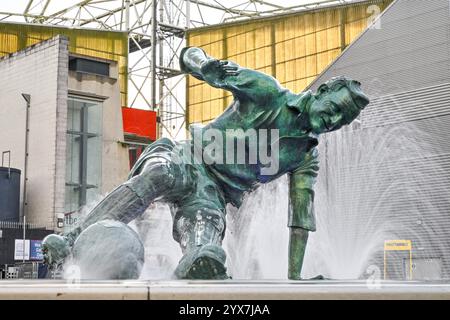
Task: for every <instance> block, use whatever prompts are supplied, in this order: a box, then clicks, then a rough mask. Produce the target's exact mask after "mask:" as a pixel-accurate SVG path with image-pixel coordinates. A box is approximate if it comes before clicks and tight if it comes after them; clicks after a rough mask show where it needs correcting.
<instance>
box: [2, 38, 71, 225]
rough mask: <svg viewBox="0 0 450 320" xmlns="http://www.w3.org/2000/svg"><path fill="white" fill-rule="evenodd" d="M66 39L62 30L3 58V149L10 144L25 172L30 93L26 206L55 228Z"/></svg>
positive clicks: (32, 216)
mask: <svg viewBox="0 0 450 320" xmlns="http://www.w3.org/2000/svg"><path fill="white" fill-rule="evenodd" d="M67 45H68V43H67V39H65V38H63V37H59V36H58V37H55V38H53V39H51V40H47V41H44V42H41V43H39V44H36V45H34V46H31V47H28V48H27V49H24V50H21V51H19V52H17V53H14V54H11V55H8V56H5V57H3V58H2V59H0V130H1V132H0V151H4V150H11V152H12V158H11V164H12V166H13V167H15V168H18V169H21V170H22V172H23V169H24V163H25V161H24V155H25V143H24V141H25V119H26V117H25V115H26V102H25V100H24V99H23V97H22V96H21V94H22V93H26V94H30V95H31V108H30V116H29V119H30V125H29V128H30V133H29V160H28V183H27V205H26V206H25V211H26V215H27V219H28V221H29V222H33V223H37V224H41V225H43V226H46V227H47V228H51V229H53V228H54V227H55V217H56V215H58V214H63V213H64V211H63V210H64V191H63V190H64V183H65V181H64V173H65V143H66V138H65V131H66V128H65V119H66V116H67V79H68V66H67V64H68V55H69V52H68V48H67ZM57 124H58V126H57ZM22 188H23V174H22ZM61 191H62V194H61Z"/></svg>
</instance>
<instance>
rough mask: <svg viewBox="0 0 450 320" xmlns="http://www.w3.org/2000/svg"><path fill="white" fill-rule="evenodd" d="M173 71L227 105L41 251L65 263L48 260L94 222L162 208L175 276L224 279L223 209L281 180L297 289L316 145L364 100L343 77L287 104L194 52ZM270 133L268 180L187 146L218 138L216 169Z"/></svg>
mask: <svg viewBox="0 0 450 320" xmlns="http://www.w3.org/2000/svg"><path fill="white" fill-rule="evenodd" d="M180 65H181V69H182V71H183V72H185V73H187V74H190V75H192V76H194V77H196V78H198V79H200V80H202V81H205V82H206V83H208V84H209V85H211V86H213V87H216V88H221V89H224V90H228V91H231V92H232V93H233V96H234V100H233V102H232V104H231V105H230V106H229V107H228V108H227V109H226V110H225V111H224V112H223V114H221V115H220V116H219V117H218V118H217V119H215V120H214V121H212V122H211V123H209V124H208V125H206V126H203V127H201V126H193V127H192V128H191V133H192V135H193V137H194V139H193V140H190V141H184V142H175V141H172V140H170V139H167V138H161V139H159V140H158V141H156V142H155V143H153V144H152V145H150V146H149V147H148V148H147V149H146V150H145V152H144V153H143V154H142V156H141V157H140V159H139V160H138V162H137V163H136V165H135V166H134V167H133V169H132V171H131V174H130V177H129V180H128V181H127V182H125V183H124V184H122V185H121V186H119V187H118V188H117V189H115V190H114V191H112V192H111V193H110V194H109V195H108V196H107V197H105V199H103V200H102V201H101V202H100V203H99V204H98V205H97V206H96V207H95V208H94V209H93V210H92V211H91V213H90V214H89V215H88V216H87V218H86V219H84V220H83V222H81V224H80V225H79V226H78V227H77V228H76V229H75V230H73V231H71V232H70V233H68V234H66V235H64V237H61V238H58V239H56V240H58V241H62V242H63V243H62V244H61V245H58V246H55V245H53V246H50V240H52V241H53V242H54V241H55V239H54V238H49V239H48V240H47V241H44V247H45V250H46V252H47V255H53V256H58V258H59V257H60V256H61V255H62V256H64V255H67V252H64V253H60V252H56V253H52V251H55V250H56V251H57V250H58V248H66V247H71V246H73V243H74V242H75V241H76V240H77V238H78V237H80V236H82V231H83V230H85V229H86V228H87V227H89V226H90V225H92V224H95V223H99V222H100V221H103V220H118V221H121V222H123V223H128V222H130V221H132V220H133V219H135V218H136V217H137V216H139V215H140V214H142V213H143V212H144V211H145V209H146V208H147V207H148V205H149V204H150V203H152V202H154V201H165V202H168V203H170V204H171V210H172V216H173V236H174V239H175V240H176V241H177V242H178V243H179V244H180V246H181V249H182V252H183V258H182V259H181V261H180V263H179V265H178V267H177V268H176V270H175V276H176V277H177V278H182V279H226V278H227V277H228V276H227V273H226V268H225V260H226V255H225V252H224V251H223V249H222V247H221V244H222V239H223V236H224V232H225V225H226V218H225V216H226V204H227V203H231V204H233V205H234V206H236V207H239V206H240V205H241V204H242V199H243V197H244V195H245V194H247V193H248V192H251V191H253V190H254V189H255V188H257V187H258V186H259V185H260V184H263V183H267V182H270V181H273V180H275V179H277V178H278V177H280V176H282V175H284V174H289V175H290V185H289V187H290V188H289V199H290V203H289V213H287V214H289V223H288V227H289V228H290V240H289V270H288V277H289V279H300V278H301V277H300V275H301V268H302V264H303V257H304V252H305V248H306V244H307V239H308V232H309V231H315V229H316V225H315V217H314V182H315V178H316V176H317V172H318V170H319V167H318V159H317V157H318V155H317V148H316V146H317V144H318V135H319V134H322V133H326V132H331V131H334V130H338V129H339V128H341V127H342V126H343V125H346V124H349V123H351V122H352V121H353V120H354V119H355V118H356V117H357V116H358V115H359V113H360V112H361V110H362V109H363V108H364V107H365V106H366V105H367V104H368V103H369V99H368V98H367V96H366V95H364V93H363V92H362V91H361V88H360V83H359V82H357V81H354V80H349V79H346V78H343V77H339V78H334V79H331V80H330V81H328V82H327V83H325V84H323V85H322V86H320V87H319V89H318V90H317V92H316V93H312V92H311V91H307V92H302V93H300V94H294V93H292V92H290V91H289V90H287V89H285V88H283V87H281V85H280V84H279V82H278V81H277V80H276V79H274V78H273V77H271V76H268V75H266V74H264V73H261V72H258V71H254V70H250V69H246V68H242V67H240V66H238V65H237V64H235V63H233V62H230V61H220V60H217V59H214V58H211V57H209V56H208V55H207V54H206V53H205V52H204V51H203V50H202V49H199V48H184V49H183V51H182V53H181V58H180ZM239 129H240V130H241V132H240V133H239V131H238V130H239ZM274 129H275V130H278V131H277V133H278V139H276V140H273V139H269V137H267V141H268V142H269V143H268V146H266V148H267V149H268V150H269V152H270V153H271V154H273V152H275V151H277V170H276V171H275V172H271V173H270V174H267V173H266V172H267V171H264V170H263V168H265V169H267V164H266V163H263V162H262V160H261V159H260V158H259V157H258V159H257V161H256V163H251V162H245V163H238V162H236V161H235V162H232V163H231V162H230V163H229V162H225V163H223V162H220V161H216V162H215V161H211V160H214V159H216V158H215V156H216V154H215V152H216V151H217V149H216V151H214V154H213V151H211V150H210V149H209V148H208V141H205V140H201V143H200V145H197V144H196V142H195V141H196V139H195V137H196V136H197V135H200V136H207V135H208V133H211V132H216V133H217V132H219V133H220V134H221V137H222V138H223V146H222V147H223V149H221V150H220V151H221V152H222V153H223V159H225V158H226V157H227V152H229V151H230V149H227V148H225V146H226V145H227V142H230V141H232V142H233V143H234V142H239V140H240V139H241V140H242V139H243V141H244V142H245V141H246V139H247V138H246V133H247V132H248V131H249V130H256V132H260V131H261V130H269V131H270V130H274ZM236 132H238V133H237V134H236ZM233 145H234V144H233ZM244 145H246V148H247V147H248V145H247V144H245V143H244ZM257 148H258V150H257V151H258V153H257V154H258V155H259V151H261V150H260V148H262V146H261V145H260V144H258V145H257ZM247 149H248V148H247ZM247 149H245V150H246V151H248V150H247ZM199 150H200V151H201V154H202V159H201V160H202V161H197V162H196V161H194V162H193V161H192V159H191V158H189V157H188V155H189V152H191V153H193V154H195V152H196V151H199ZM187 151H189V152H187ZM232 151H233V152H235V151H236V150H235V149H234V150H233V149H232ZM80 234H81V235H80ZM84 241H86V239H84ZM89 241H90V243H92V246H91V248H90V250H94V248H95V247H96V244H99V243H101V241H102V235H101V234H98V235H97V236H90V238H89ZM112 246H113V245H112ZM86 250H88V248H87V249H86ZM99 254H100V253H99ZM122 267H123V266H122ZM130 268H132V266H130ZM117 278H120V277H117Z"/></svg>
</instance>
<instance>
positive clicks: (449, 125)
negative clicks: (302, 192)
mask: <svg viewBox="0 0 450 320" xmlns="http://www.w3.org/2000/svg"><path fill="white" fill-rule="evenodd" d="M449 4H450V2H449V1H448V0H427V1H423V0H396V1H395V2H394V3H393V4H392V6H391V7H390V8H388V9H387V10H386V11H385V13H384V14H383V16H382V17H381V20H380V21H379V29H369V30H367V31H366V32H365V33H363V34H362V35H361V37H360V38H359V39H357V40H356V41H355V42H354V43H353V44H352V45H351V46H350V47H348V48H347V50H346V51H345V52H344V53H343V54H342V56H340V57H339V58H338V59H337V60H336V61H335V62H334V63H333V64H332V65H331V66H330V67H329V68H328V69H327V70H326V71H325V72H324V73H323V74H322V75H320V76H319V77H318V79H317V80H316V81H315V82H314V83H313V85H312V89H316V88H317V87H318V86H319V85H320V84H321V83H322V82H324V81H326V80H327V79H329V78H331V77H332V76H337V75H345V76H348V77H351V78H355V79H358V80H360V81H361V82H362V84H363V87H364V90H365V91H366V92H368V93H369V95H370V97H371V101H372V102H371V104H370V105H369V106H368V107H367V109H366V110H365V111H363V113H362V114H361V117H360V118H361V123H360V124H355V125H353V127H351V128H347V129H346V130H341V131H340V132H335V133H331V134H328V135H326V136H324V137H323V138H322V141H321V145H322V146H321V155H320V161H321V167H322V171H321V173H320V176H319V179H318V190H317V192H318V194H321V195H326V196H324V201H323V202H324V203H322V204H320V203H318V211H319V212H318V213H317V214H318V217H319V220H320V221H319V226H318V229H319V232H318V234H317V235H316V236H317V239H316V240H317V241H321V239H325V238H328V237H330V236H329V234H330V233H333V232H338V231H335V230H339V232H342V233H343V234H346V238H348V241H347V242H345V245H346V246H348V247H349V248H350V250H354V251H355V253H354V255H356V256H358V255H359V256H361V257H363V256H364V255H366V254H367V252H366V251H367V250H369V249H370V250H372V251H377V254H376V257H375V259H374V260H373V261H372V263H374V264H376V265H378V266H379V267H380V269H381V270H383V241H384V240H395V239H405V240H412V247H413V249H412V254H413V274H412V276H413V279H417V278H424V277H425V278H427V277H428V278H430V279H436V278H449V277H450V32H449V30H450V7H449ZM319 198H321V197H320V196H319ZM325 203H328V205H326V204H325ZM329 221H332V222H333V223H334V224H335V225H336V227H331V226H330V228H326V226H327V225H328V224H329ZM320 224H322V226H325V227H324V228H325V229H327V231H323V232H322V233H320V232H321V231H320V229H321V227H320ZM325 232H328V234H325ZM335 236H336V237H338V235H335ZM331 245H332V246H333V244H331ZM334 249H337V248H334ZM407 260H408V259H407V256H405V253H400V252H399V253H398V254H394V253H389V254H388V255H387V262H386V269H387V275H386V276H387V278H388V279H405V278H408V277H409V271H408V261H407ZM414 261H415V262H414ZM430 261H431V262H432V263H433V264H436V263H438V264H440V265H439V266H434V265H433V268H431V267H430V269H429V270H434V271H432V272H431V271H430V274H428V275H424V274H423V270H422V271H421V272H419V271H417V273H416V274H415V273H414V270H415V267H417V266H424V265H427V263H428V264H429V265H430V266H431V264H430V263H431V262H430ZM417 268H419V267H417Z"/></svg>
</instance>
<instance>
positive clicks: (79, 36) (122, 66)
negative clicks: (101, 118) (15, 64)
mask: <svg viewBox="0 0 450 320" xmlns="http://www.w3.org/2000/svg"><path fill="white" fill-rule="evenodd" d="M56 35H64V36H67V37H68V38H69V51H70V52H71V53H77V54H83V55H88V56H93V57H97V58H102V59H108V60H114V61H117V62H118V66H119V82H120V93H121V101H122V106H127V84H128V80H127V73H128V66H127V63H128V62H127V61H128V35H127V33H125V32H113V31H100V30H89V29H73V28H72V29H69V28H63V27H54V26H51V27H49V26H41V25H32V24H16V23H0V56H4V55H7V54H10V53H13V52H16V51H18V50H22V49H24V48H26V47H28V46H31V45H33V44H35V43H38V42H41V41H44V40H47V39H50V38H53V37H54V36H56Z"/></svg>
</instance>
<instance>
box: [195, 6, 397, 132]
mask: <svg viewBox="0 0 450 320" xmlns="http://www.w3.org/2000/svg"><path fill="white" fill-rule="evenodd" d="M391 2H392V1H391V0H379V1H376V0H375V1H362V2H359V3H355V4H350V5H345V6H337V7H332V8H324V9H318V10H311V11H305V12H301V13H295V14H289V15H282V16H277V17H272V18H262V19H258V20H252V21H247V22H245V21H244V22H240V23H232V24H225V25H220V26H215V27H206V28H200V29H193V30H191V31H189V32H188V35H187V41H188V45H190V46H197V47H202V48H203V49H205V50H206V51H207V52H208V54H209V55H211V56H213V57H216V58H220V59H229V60H232V61H235V62H237V63H238V64H240V65H241V66H244V67H247V68H251V69H256V70H259V71H262V72H265V73H267V74H270V75H273V76H274V77H275V78H277V79H278V80H279V81H280V82H281V83H282V84H283V85H284V86H285V87H287V88H289V89H291V90H293V91H295V92H300V91H302V90H303V89H304V88H305V87H306V86H307V85H308V84H309V83H311V81H313V80H314V79H315V78H316V76H317V75H318V74H320V73H321V72H322V70H323V69H324V68H325V67H326V66H328V65H329V63H330V62H332V61H333V60H334V59H335V58H336V57H337V56H338V55H339V54H340V53H341V52H342V49H344V48H345V47H346V46H347V45H348V44H350V43H351V42H352V41H353V39H355V37H356V36H358V35H359V34H360V33H361V32H362V31H363V30H364V29H365V28H366V27H367V25H368V21H370V20H371V17H372V16H373V14H376V13H377V11H379V12H381V11H382V10H384V9H385V8H386V7H387V5H388V4H389V3H391ZM370 6H373V7H370ZM369 7H370V8H369ZM187 87H188V99H187V107H188V119H187V124H191V123H199V122H201V123H207V122H209V121H210V120H212V119H214V118H215V117H217V116H218V115H219V114H220V113H221V112H222V111H223V110H224V109H225V108H226V106H228V104H229V103H230V102H231V100H232V97H231V95H230V94H229V93H228V92H224V91H223V90H218V89H214V88H211V87H210V86H208V85H205V84H204V83H202V82H200V81H198V80H196V79H194V78H192V77H189V79H188V84H187Z"/></svg>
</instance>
